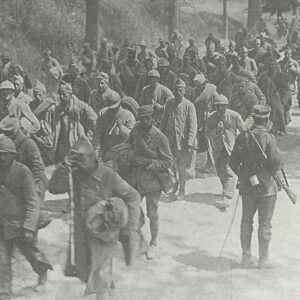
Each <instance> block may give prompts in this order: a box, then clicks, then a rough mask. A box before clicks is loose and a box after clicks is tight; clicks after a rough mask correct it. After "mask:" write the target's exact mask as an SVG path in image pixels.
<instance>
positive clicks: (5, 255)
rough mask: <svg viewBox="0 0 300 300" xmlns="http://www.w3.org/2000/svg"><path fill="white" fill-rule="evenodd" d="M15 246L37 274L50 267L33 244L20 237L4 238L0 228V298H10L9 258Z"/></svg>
mask: <svg viewBox="0 0 300 300" xmlns="http://www.w3.org/2000/svg"><path fill="white" fill-rule="evenodd" d="M14 246H17V247H18V248H19V249H20V251H21V253H22V254H23V255H24V256H25V257H26V259H27V260H28V261H29V263H30V264H31V266H32V268H33V270H34V271H35V273H37V274H38V275H39V276H41V275H43V274H44V273H45V272H47V270H48V269H52V267H51V265H50V264H49V262H48V261H47V259H46V257H45V256H44V254H43V253H42V252H40V251H39V249H38V248H37V247H36V245H35V244H29V243H24V242H23V241H22V240H21V238H16V239H12V240H4V239H3V232H2V229H0V299H1V300H6V299H10V293H11V283H12V269H11V258H12V255H13V248H14Z"/></svg>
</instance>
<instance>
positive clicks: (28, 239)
mask: <svg viewBox="0 0 300 300" xmlns="http://www.w3.org/2000/svg"><path fill="white" fill-rule="evenodd" d="M23 240H24V243H27V244H33V242H34V232H32V231H31V230H28V229H24V231H23Z"/></svg>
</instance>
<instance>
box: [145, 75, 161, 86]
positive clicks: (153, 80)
mask: <svg viewBox="0 0 300 300" xmlns="http://www.w3.org/2000/svg"><path fill="white" fill-rule="evenodd" d="M158 81H159V78H157V77H155V76H149V77H148V82H149V84H150V85H151V86H155V85H156V84H157V83H158Z"/></svg>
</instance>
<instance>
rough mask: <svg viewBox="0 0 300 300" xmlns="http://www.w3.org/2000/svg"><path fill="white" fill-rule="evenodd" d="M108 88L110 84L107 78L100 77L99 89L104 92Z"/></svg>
mask: <svg viewBox="0 0 300 300" xmlns="http://www.w3.org/2000/svg"><path fill="white" fill-rule="evenodd" d="M107 88H108V84H107V82H106V81H105V80H103V79H100V81H99V90H100V92H101V93H104V92H105V91H106V90H107Z"/></svg>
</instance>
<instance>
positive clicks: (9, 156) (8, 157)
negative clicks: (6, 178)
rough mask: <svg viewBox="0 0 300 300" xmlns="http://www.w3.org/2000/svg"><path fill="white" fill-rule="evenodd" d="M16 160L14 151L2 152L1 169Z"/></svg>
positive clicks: (0, 158)
mask: <svg viewBox="0 0 300 300" xmlns="http://www.w3.org/2000/svg"><path fill="white" fill-rule="evenodd" d="M13 160H14V155H13V153H6V152H4V153H2V152H0V169H5V168H7V167H8V166H10V165H11V163H12V162H13Z"/></svg>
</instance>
